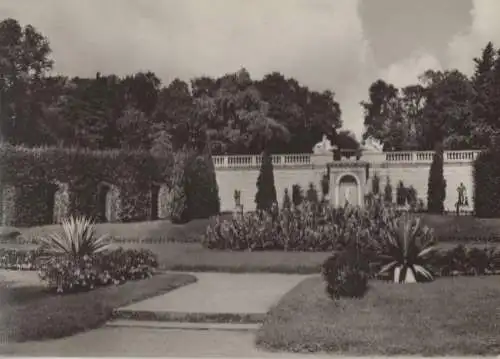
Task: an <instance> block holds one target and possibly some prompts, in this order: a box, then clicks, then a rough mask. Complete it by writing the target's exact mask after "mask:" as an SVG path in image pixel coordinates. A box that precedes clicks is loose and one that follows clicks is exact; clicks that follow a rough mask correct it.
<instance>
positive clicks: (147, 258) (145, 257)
mask: <svg viewBox="0 0 500 359" xmlns="http://www.w3.org/2000/svg"><path fill="white" fill-rule="evenodd" d="M157 267H158V261H157V259H156V256H155V255H154V254H153V252H151V251H149V250H145V249H139V250H136V249H126V250H125V249H122V248H118V249H115V250H106V251H102V252H99V253H95V254H93V255H91V256H84V257H83V258H81V259H79V260H75V259H70V258H68V257H67V256H62V255H53V254H52V255H50V254H48V253H46V252H44V251H42V250H40V249H31V250H19V249H6V248H2V249H0V268H2V269H14V270H38V273H39V275H40V279H41V280H42V281H44V282H45V283H46V284H47V285H48V287H49V288H52V289H54V290H57V291H58V292H68V291H75V290H82V289H93V288H95V287H97V286H102V285H108V284H113V283H114V284H118V283H123V282H125V281H128V280H136V279H143V278H147V277H150V276H151V275H152V274H153V273H154V270H155V269H156V268H157Z"/></svg>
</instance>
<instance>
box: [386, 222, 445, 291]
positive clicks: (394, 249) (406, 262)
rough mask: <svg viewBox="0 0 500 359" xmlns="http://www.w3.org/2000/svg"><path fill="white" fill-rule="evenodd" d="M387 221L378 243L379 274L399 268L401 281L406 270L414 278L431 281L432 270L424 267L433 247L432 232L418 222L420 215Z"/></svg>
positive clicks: (405, 279)
mask: <svg viewBox="0 0 500 359" xmlns="http://www.w3.org/2000/svg"><path fill="white" fill-rule="evenodd" d="M387 224H388V226H387V227H386V228H384V229H383V231H382V236H381V237H380V240H379V242H378V246H379V248H378V253H377V260H379V261H380V265H381V266H382V268H381V269H380V273H381V274H383V273H386V272H389V273H391V274H393V273H395V271H396V270H399V273H400V274H399V278H397V280H398V282H400V283H401V282H406V281H407V278H408V277H407V275H408V272H409V271H411V274H413V277H414V278H415V279H416V280H417V281H422V280H432V279H433V277H432V274H431V272H430V271H429V270H427V269H426V268H425V265H426V263H427V261H428V257H429V254H431V252H432V251H434V250H435V247H434V245H435V243H436V241H435V239H434V235H433V233H432V231H431V230H430V229H429V228H428V227H426V226H422V225H421V222H420V218H409V217H406V216H405V217H401V218H396V219H392V220H391V221H388V222H387Z"/></svg>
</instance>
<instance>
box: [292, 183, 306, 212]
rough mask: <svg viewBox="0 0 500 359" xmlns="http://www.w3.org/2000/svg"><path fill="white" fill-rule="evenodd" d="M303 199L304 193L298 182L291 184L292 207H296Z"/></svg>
mask: <svg viewBox="0 0 500 359" xmlns="http://www.w3.org/2000/svg"><path fill="white" fill-rule="evenodd" d="M303 201H304V194H303V191H302V188H301V187H300V185H299V184H294V185H293V186H292V202H293V206H294V207H298V206H300V205H301V204H302V202H303Z"/></svg>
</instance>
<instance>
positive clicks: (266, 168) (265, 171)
mask: <svg viewBox="0 0 500 359" xmlns="http://www.w3.org/2000/svg"><path fill="white" fill-rule="evenodd" d="M255 203H256V204H257V210H266V211H267V210H270V209H271V208H272V206H273V204H274V203H276V188H275V186H274V173H273V163H272V158H271V155H270V154H269V152H268V151H264V152H263V154H262V165H261V167H260V172H259V177H258V178H257V193H256V194H255Z"/></svg>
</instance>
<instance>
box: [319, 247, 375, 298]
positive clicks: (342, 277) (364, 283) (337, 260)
mask: <svg viewBox="0 0 500 359" xmlns="http://www.w3.org/2000/svg"><path fill="white" fill-rule="evenodd" d="M367 264H368V261H366V260H365V258H362V255H361V253H359V252H357V251H353V250H343V251H340V252H337V253H335V254H334V255H332V256H331V257H330V258H328V259H327V260H326V261H325V263H324V264H323V267H322V274H323V278H324V279H325V281H326V283H327V285H326V291H327V293H328V295H329V296H330V297H331V298H332V299H339V298H341V297H345V298H361V297H363V295H364V294H365V293H366V290H367V288H368V277H369V267H368V266H367Z"/></svg>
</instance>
